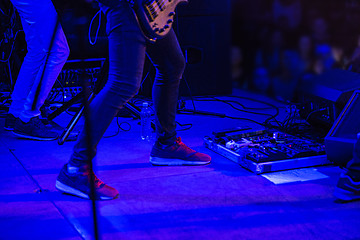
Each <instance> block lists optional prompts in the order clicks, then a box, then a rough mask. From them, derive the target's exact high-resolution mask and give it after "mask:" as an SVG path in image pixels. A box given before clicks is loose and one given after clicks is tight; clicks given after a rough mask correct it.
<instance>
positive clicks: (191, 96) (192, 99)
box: [183, 76, 196, 111]
mask: <svg viewBox="0 0 360 240" xmlns="http://www.w3.org/2000/svg"><path fill="white" fill-rule="evenodd" d="M183 79H184V81H185V84H186V86H187V88H188V90H189V94H190V98H191V102H192V105H193V108H194V111H196V107H195V101H194V97H193V95H192V93H191V88H190V86H189V84H188V81H187V80H186V78H185V77H184V76H183Z"/></svg>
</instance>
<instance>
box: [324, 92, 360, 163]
mask: <svg viewBox="0 0 360 240" xmlns="http://www.w3.org/2000/svg"><path fill="white" fill-rule="evenodd" d="M359 119H360V91H355V92H354V93H353V95H352V96H351V97H350V100H349V101H348V103H347V104H346V105H345V107H344V109H343V111H342V112H341V113H340V115H339V117H338V118H337V119H336V121H335V122H334V124H333V126H332V128H331V129H330V131H329V132H328V134H327V136H326V137H325V147H326V154H327V158H328V159H329V160H330V161H332V162H334V164H335V165H339V166H345V165H346V163H347V162H348V161H350V160H351V159H352V156H353V151H354V144H355V142H356V139H357V134H358V133H359V132H360V121H359Z"/></svg>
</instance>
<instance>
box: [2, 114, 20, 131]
mask: <svg viewBox="0 0 360 240" xmlns="http://www.w3.org/2000/svg"><path fill="white" fill-rule="evenodd" d="M16 119H17V118H16V117H15V116H14V115H12V114H11V113H8V114H7V115H6V118H5V126H4V129H5V130H7V131H13V130H14V127H15V122H16Z"/></svg>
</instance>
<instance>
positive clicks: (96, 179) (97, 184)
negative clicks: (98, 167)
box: [92, 173, 105, 188]
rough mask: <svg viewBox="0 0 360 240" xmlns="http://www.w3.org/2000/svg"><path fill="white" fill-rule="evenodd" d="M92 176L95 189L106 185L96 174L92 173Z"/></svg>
mask: <svg viewBox="0 0 360 240" xmlns="http://www.w3.org/2000/svg"><path fill="white" fill-rule="evenodd" d="M92 176H94V185H95V188H99V187H101V186H103V185H105V183H104V182H103V181H101V180H100V179H99V178H98V177H97V176H96V175H95V174H94V173H92Z"/></svg>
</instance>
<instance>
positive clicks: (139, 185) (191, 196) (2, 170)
mask: <svg viewBox="0 0 360 240" xmlns="http://www.w3.org/2000/svg"><path fill="white" fill-rule="evenodd" d="M235 94H238V95H241V96H247V97H252V98H255V99H261V100H265V101H268V102H271V103H273V104H276V105H277V106H279V107H280V110H281V116H280V117H279V119H281V117H284V116H285V115H286V113H285V109H284V106H283V105H282V104H281V103H278V102H276V101H274V100H271V99H267V98H266V97H263V96H259V95H255V94H251V93H246V92H242V91H237V92H236V93H235ZM239 101H240V102H241V103H243V104H245V105H246V106H251V107H262V106H263V105H261V104H257V103H254V102H252V101H248V100H239ZM186 106H187V107H188V108H191V102H187V104H186ZM196 107H197V109H198V110H204V111H212V112H217V113H226V114H228V115H232V116H238V117H248V118H253V119H256V120H258V121H263V120H264V119H265V118H266V117H262V116H254V115H253V114H249V113H239V112H238V111H236V110H234V109H232V108H231V107H230V106H228V105H226V104H223V103H217V102H216V103H214V102H196ZM264 112H266V113H274V111H273V110H264ZM70 118H71V116H70V115H68V114H66V113H64V114H62V115H60V116H59V117H57V118H55V121H56V122H57V123H58V124H60V125H61V126H63V127H64V126H65V125H66V124H67V123H68V122H69V121H70ZM0 120H1V123H0V126H1V129H0V159H1V161H0V179H1V184H0V226H1V231H0V239H46V240H48V239H93V237H92V236H93V221H92V211H91V201H88V200H83V199H80V198H77V197H74V196H69V195H64V194H61V193H60V192H58V191H56V189H55V179H56V177H57V174H58V173H59V170H60V168H61V167H62V166H63V164H65V163H66V162H67V161H68V159H69V156H70V153H71V150H72V147H73V145H74V142H66V143H65V144H64V145H62V146H60V145H58V144H57V141H51V142H40V141H29V140H24V139H19V138H16V137H15V136H13V135H12V133H11V132H7V131H4V130H3V128H2V126H3V122H4V119H0ZM177 120H178V121H179V122H180V123H182V124H185V123H192V124H193V127H192V128H191V129H190V130H187V131H180V132H179V135H180V136H181V137H182V139H183V141H184V142H185V143H186V144H187V145H189V146H191V147H193V148H194V149H196V150H198V151H202V152H205V153H207V154H210V155H211V157H212V159H213V160H212V163H211V164H210V165H208V166H201V167H154V166H152V165H151V164H150V163H149V152H150V149H151V143H145V142H142V141H141V140H140V126H139V125H138V122H139V121H138V120H132V119H129V118H119V122H123V121H126V122H128V123H129V124H130V125H131V130H130V131H128V132H120V133H119V134H118V135H117V136H116V137H111V138H104V139H103V140H102V141H101V142H100V144H99V147H98V155H97V158H96V160H95V165H96V166H95V169H96V173H97V175H98V177H99V178H100V179H102V180H103V181H104V182H106V183H108V184H109V185H111V186H113V187H115V188H117V189H118V190H119V192H120V197H119V198H118V199H116V200H112V201H103V202H98V203H97V207H98V214H99V218H98V222H99V232H100V234H101V239H360V202H352V203H346V204H339V203H335V202H334V198H333V196H332V193H333V190H334V187H335V185H336V182H337V180H338V177H339V175H340V173H341V170H340V169H339V168H338V167H335V166H326V167H315V168H310V170H311V171H314V172H317V173H318V175H320V176H322V177H319V178H316V177H315V179H312V180H311V179H310V180H309V179H307V180H303V181H302V180H301V179H300V180H299V181H290V182H287V183H282V184H281V183H277V184H275V183H274V182H272V181H270V180H269V179H271V176H270V177H269V175H267V178H266V177H264V176H262V175H256V174H254V173H252V172H249V171H248V170H246V169H244V168H242V167H240V166H239V165H237V164H235V163H234V162H232V161H230V160H228V159H226V158H224V157H222V156H220V155H218V154H216V153H214V152H212V151H210V150H208V149H206V148H205V147H204V146H203V137H204V136H206V135H210V134H211V133H212V131H214V130H221V129H225V128H232V127H238V126H243V125H247V126H256V124H255V123H251V122H247V121H240V120H233V119H223V118H217V117H212V116H194V115H185V114H179V115H178V118H177ZM80 128H81V123H79V124H78V125H77V126H76V130H77V129H80ZM116 131H117V125H116V121H113V123H112V125H111V126H110V128H109V130H108V131H107V132H106V133H105V135H106V136H110V135H113V134H114V133H116ZM308 170H309V169H308ZM292 173H293V172H292ZM292 173H291V172H290V173H289V174H290V175H291V174H292ZM283 174H285V173H283Z"/></svg>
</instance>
